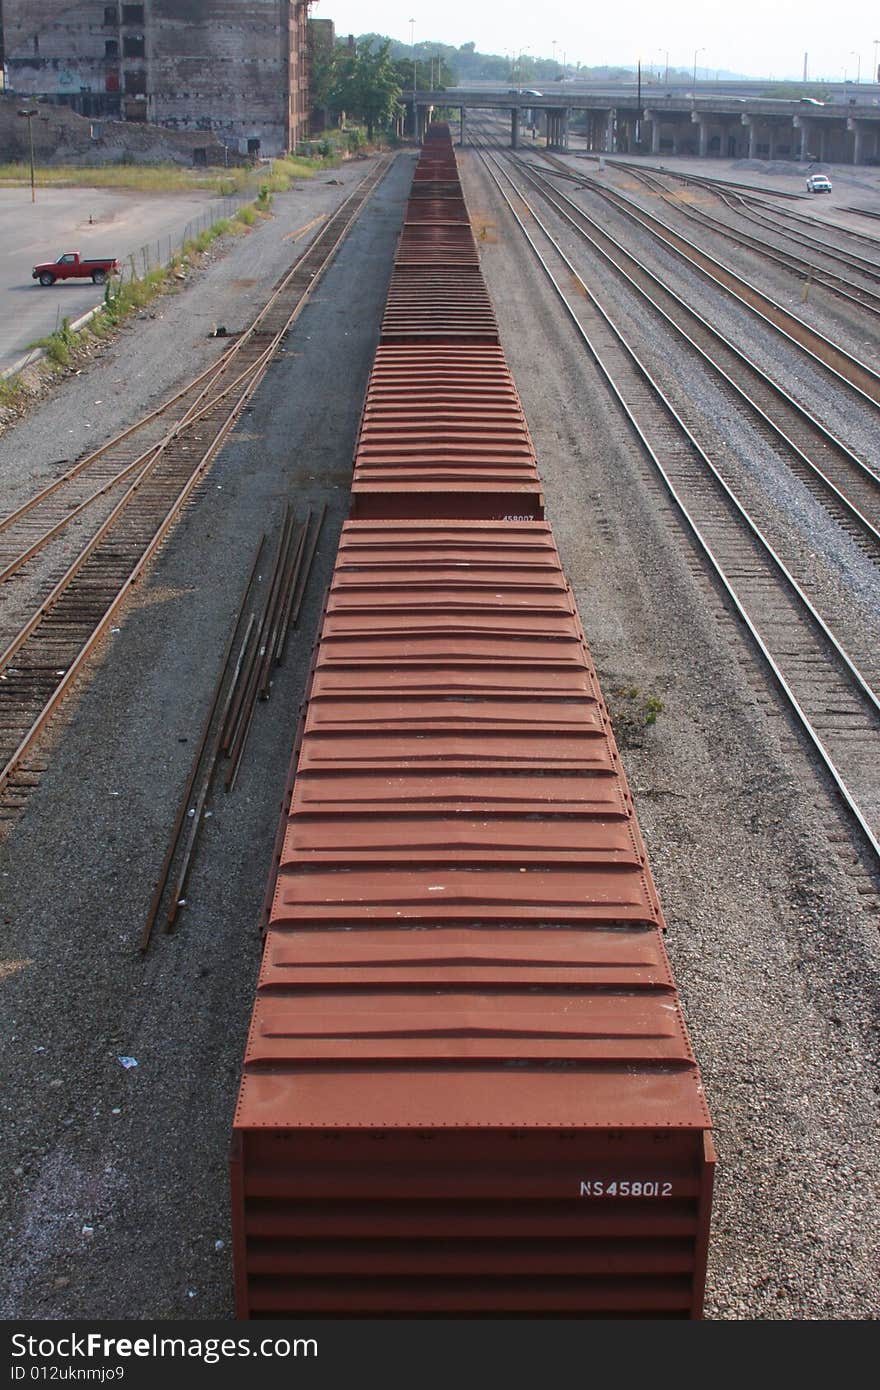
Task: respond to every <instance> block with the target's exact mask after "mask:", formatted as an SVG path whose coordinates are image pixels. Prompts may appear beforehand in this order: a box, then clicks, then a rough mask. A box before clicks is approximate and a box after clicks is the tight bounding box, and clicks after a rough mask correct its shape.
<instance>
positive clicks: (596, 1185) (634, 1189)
mask: <svg viewBox="0 0 880 1390" xmlns="http://www.w3.org/2000/svg"><path fill="white" fill-rule="evenodd" d="M580 1195H581V1196H582V1197H671V1196H672V1183H671V1182H653V1181H647V1182H630V1181H628V1180H627V1179H625V1178H623V1179H618V1178H614V1179H612V1181H611V1182H608V1181H607V1180H606V1179H605V1178H595V1179H594V1180H593V1181H592V1182H582V1183H581V1191H580Z"/></svg>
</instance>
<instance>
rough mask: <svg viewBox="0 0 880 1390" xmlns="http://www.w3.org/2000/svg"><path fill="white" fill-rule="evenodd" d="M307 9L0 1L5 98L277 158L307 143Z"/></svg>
mask: <svg viewBox="0 0 880 1390" xmlns="http://www.w3.org/2000/svg"><path fill="white" fill-rule="evenodd" d="M312 3H313V0H143V3H142V4H126V3H122V0H113V3H110V4H108V3H106V2H105V0H0V34H2V40H0V42H2V45H3V50H4V55H5V66H6V74H7V80H8V86H9V90H10V91H12V92H15V93H16V94H17V95H18V96H26V97H38V96H39V97H45V98H47V99H48V100H49V101H54V102H59V103H63V104H65V105H68V106H71V107H73V109H74V110H76V111H78V112H80V114H82V115H84V116H108V117H115V118H117V119H119V118H121V119H125V120H131V121H148V122H150V123H153V124H156V125H161V126H166V127H168V128H170V129H173V130H181V131H203V132H205V133H206V134H208V133H210V134H211V135H212V137H213V139H214V140H215V141H220V142H223V143H226V144H228V145H229V146H231V147H232V148H233V149H236V150H239V151H241V152H242V153H244V152H247V151H250V152H252V153H254V152H257V151H259V152H260V153H262V154H278V153H280V152H281V151H282V150H286V149H292V148H293V147H294V146H295V145H296V144H297V142H298V141H300V140H302V139H304V138H305V137H306V136H307V135H308V121H309V100H308V27H307V26H308V11H309V6H310V5H311V4H312Z"/></svg>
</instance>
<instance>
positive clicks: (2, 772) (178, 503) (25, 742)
mask: <svg viewBox="0 0 880 1390" xmlns="http://www.w3.org/2000/svg"><path fill="white" fill-rule="evenodd" d="M389 165H390V161H389V160H383V161H380V162H379V164H378V165H377V167H376V169H374V170H373V171H372V172H371V174H370V175H368V176H366V177H365V178H364V179H362V180H361V182H360V183H359V184H358V186H357V189H355V191H354V193H353V194H352V195H350V196H349V198H348V199H346V201H345V204H343V205H342V206H345V207H348V208H349V224H350V221H351V220H352V219H353V217H354V215H355V214H356V212H358V211H359V210H360V208H361V207H362V206H363V203H364V202H365V201H366V199H367V197H368V196H369V194H370V193H371V192H372V191H373V189H374V188H375V187H376V185H377V184H378V182H379V181H380V179H381V178H382V177H384V175H385V173H386V172H387V169H388V167H389ZM356 195H360V196H356ZM333 223H336V224H337V225H335V226H334V225H333ZM349 224H347V225H345V226H343V227H342V228H341V229H340V228H339V226H338V220H337V219H335V218H334V219H331V220H330V222H328V223H327V224H326V225H325V227H324V229H323V230H322V233H321V235H320V237H319V238H316V242H317V241H320V240H322V238H323V237H324V235H325V233H327V232H328V230H329V231H330V236H329V237H328V238H327V241H328V242H329V243H330V245H329V249H326V242H325V244H324V246H322V248H321V252H320V254H321V257H322V259H321V261H320V264H319V265H318V267H317V268H316V270H315V271H313V272H311V273H310V275H309V281H308V284H307V285H306V286H305V287H304V290H305V294H304V295H301V296H300V297H299V300H298V303H297V305H296V307H295V309H294V312H293V313H292V314H290V313H288V315H287V317H286V319H285V322H284V323H283V324H282V326H281V327H280V328H279V329H278V330H277V332H275V333H274V334H273V337H272V343H273V344H274V345H275V346H277V343H278V342H279V341H280V339H281V337H282V336H283V334H284V333H285V332H286V331H287V329H288V327H289V325H290V323H291V322H293V320H294V319H295V318H296V317H297V316H298V314H299V312H301V309H302V304H303V299H304V298H306V297H308V296H310V295H311V293H312V291H313V290H314V288H315V284H316V282H317V281H318V280H319V279H320V276H321V273H322V272H323V270H324V268H325V267H326V266H327V265H328V264H329V263H330V261H331V260H332V258H333V256H334V255H335V253H336V251H337V250H338V248H339V246H340V245H341V243H342V241H343V240H344V238H345V235H346V234H347V230H348V225H349ZM314 246H315V243H313V244H312V246H311V247H310V248H309V252H313V251H314ZM309 252H307V253H306V255H308V254H309ZM306 255H304V256H302V257H300V258H299V260H298V261H297V265H296V269H297V270H300V269H301V267H302V264H303V262H304V261H305V260H306ZM313 261H314V257H313ZM290 279H291V276H286V277H285V284H288V283H289V282H290ZM277 301H278V296H277V294H273V299H272V302H273V303H274V304H277ZM271 355H272V354H271V352H270V351H269V349H268V348H265V349H263V350H262V351H261V353H260V359H261V360H263V361H264V362H265V363H268V361H269V360H271ZM241 376H242V377H244V376H248V377H249V378H250V379H249V381H248V382H247V384H246V386H245V388H244V391H243V394H242V395H241V396H240V397H239V399H237V400H236V401H235V403H234V404H233V407H232V409H231V410H229V411H228V412H227V413H226V415H225V418H224V419H223V420H222V422H221V423H220V425H219V428H218V429H217V430H216V431H215V432H214V434H213V436H212V438H211V439H210V440H209V441H208V443H207V445H206V446H204V447H203V448H202V452H201V456H200V457H199V458H198V459H197V460H188V461H187V471H188V474H189V476H188V478H187V479H186V481H185V482H184V483H183V485H182V486H180V485H179V481H177V482H174V487H176V488H177V491H176V493H175V495H174V496H173V500H172V502H171V505H170V506H169V507H168V508H167V510H166V512H165V514H164V517H163V518H162V519H161V521H160V523H159V525H158V527H157V529H156V530H155V532H154V534H153V536H152V539H151V540H150V541H149V542H148V544H147V545H146V548H145V549H143V550H142V552H141V554H140V556H139V558H138V559H137V561H136V563H135V564H134V566H133V568H131V569H130V570H129V571H128V574H127V576H126V577H125V578H124V579H123V580H122V581H121V583H120V584H119V587H118V590H117V592H116V594H115V597H114V598H113V599H112V601H111V602H110V604H109V606H107V607H106V608H105V609H104V611H103V613H102V614H101V615H100V617H99V618H98V619H97V621H94V622H93V620H92V619H89V623H90V624H92V626H91V630H90V631H88V632H87V634H86V635H85V637H84V640H83V641H82V643H81V645H80V646H79V648H78V650H77V651H76V652H75V654H74V655H73V657H72V658H71V660H70V661H69V662H67V663H66V665H65V667H64V668H62V669H61V670H58V671H56V673H55V675H56V678H58V679H56V683H55V684H54V688H53V690H52V692H51V694H50V695H49V697H48V699H46V700H45V701H44V703H43V706H42V708H41V709H40V711H39V713H38V714H37V716H36V718H34V719H33V720H32V722H31V724H30V726H29V727H28V728H27V729H26V731H25V732H24V734H23V736H22V737H21V739H20V741H19V743H18V745H17V747H16V748H15V749H14V751H13V752H12V754H11V756H10V757H9V758H8V759H7V761H6V763H5V765H4V766H3V767H2V768H0V792H2V791H3V790H4V789H5V788H6V787H7V785H8V784H9V781H10V778H11V776H12V774H13V772H14V771H15V770H16V768H17V767H18V766H19V764H20V763H21V761H22V759H23V758H24V756H25V753H26V752H27V750H28V748H30V747H31V746H32V744H33V742H34V740H35V739H36V737H37V736H38V734H39V733H40V731H41V730H42V729H43V728H44V727H45V724H46V723H47V721H48V719H49V717H50V716H51V714H52V713H53V712H54V711H55V709H56V708H57V707H58V704H59V703H60V700H61V698H62V697H63V695H64V694H66V693H67V691H68V689H69V688H70V685H71V683H72V681H73V679H74V677H75V676H76V675H77V674H78V672H79V670H80V669H81V667H82V665H83V664H84V662H85V660H86V658H87V656H88V655H89V653H90V651H91V650H92V648H93V647H94V645H95V643H96V642H97V641H98V639H99V637H100V635H101V633H102V632H103V631H104V630H105V629H106V627H107V625H108V623H109V622H110V621H111V620H112V618H113V616H115V613H116V611H117V610H118V608H119V606H120V604H121V603H122V601H123V599H124V598H125V597H126V596H127V594H128V591H129V589H130V587H131V585H132V584H133V583H134V582H135V581H136V579H137V578H138V577H139V576H140V574H141V573H142V572H143V570H144V568H145V566H146V565H147V563H148V562H149V561H150V559H151V558H152V556H153V555H154V553H155V551H156V550H157V548H158V546H159V545H160V544H161V542H162V540H164V537H165V535H166V534H167V532H168V530H169V529H170V527H171V525H172V523H173V522H174V520H175V519H176V517H177V515H178V514H179V511H180V510H181V508H182V507H183V505H184V504H185V502H186V501H187V499H188V498H189V496H190V494H191V492H192V490H193V488H194V487H195V485H196V483H197V482H198V480H199V478H200V477H201V476H202V474H203V472H204V470H205V469H206V467H207V466H208V464H209V463H210V461H211V460H212V458H213V457H214V456H215V454H216V452H217V450H218V449H219V448H220V446H221V444H222V443H223V441H224V440H225V438H226V437H227V435H228V433H229V431H230V430H231V428H232V426H233V425H234V423H235V420H236V419H237V417H238V414H239V413H240V411H241V409H242V408H243V405H244V403H245V402H246V401H247V400H248V399H249V398H250V396H251V395H252V394H253V392H254V391H255V390H256V387H257V385H258V383H259V380H261V379H262V377H261V374H259V373H255V372H253V371H250V370H249V371H248V372H246V373H243V374H241ZM227 394H228V391H224V392H223V393H221V395H220V397H217V398H216V399H215V400H214V401H213V402H211V403H209V405H207V406H205V407H204V408H203V409H202V410H200V411H199V414H200V416H204V415H206V414H208V413H209V411H210V410H212V409H215V408H216V405H217V401H218V400H219V401H222V400H223V398H224V397H225V395H227ZM179 434H180V431H174V432H173V433H172V434H171V435H169V436H168V437H167V438H166V440H165V441H163V445H162V447H161V450H160V452H159V453H158V454H157V457H156V458H155V459H154V460H153V461H151V462H150V463H149V464H148V466H147V468H146V469H145V470H144V473H143V474H141V475H140V476H139V478H138V479H137V481H136V482H135V483H134V484H133V485H132V486H131V487H129V488H128V489H127V491H126V493H125V495H124V497H123V498H122V499H120V502H119V503H117V505H116V506H115V507H114V508H113V510H112V512H111V514H110V516H109V517H108V518H107V519H106V520H105V522H104V523H103V524H102V526H101V527H100V528H99V530H98V532H97V533H96V534H95V535H94V536H93V537H92V538H91V539H90V541H89V542H88V543H87V545H86V546H85V547H83V549H82V551H81V552H80V554H79V555H78V556H77V557H76V559H75V560H74V561H73V563H72V564H71V565H70V566H68V569H67V571H66V572H65V575H64V576H63V577H62V579H61V580H59V581H58V583H57V584H56V585H55V586H54V587H53V589H52V591H51V593H50V595H49V597H48V598H47V599H46V600H44V601H43V602H42V603H41V604H40V605H39V607H38V609H37V610H36V612H35V613H34V614H32V616H31V618H30V619H29V620H28V621H27V622H26V623H25V624H24V627H23V628H22V629H21V630H20V632H19V633H18V634H17V636H16V637H15V638H13V640H12V641H11V642H10V643H8V644H7V647H6V648H5V650H4V651H3V652H2V653H0V673H2V672H3V671H4V669H8V667H9V663H10V661H11V659H12V657H13V656H15V655H16V654H18V653H19V652H20V651H21V649H22V647H23V646H24V644H25V642H26V641H27V639H28V638H29V637H30V636H31V635H32V634H33V633H35V632H36V631H37V629H38V628H39V626H40V624H41V623H42V622H43V621H44V619H45V618H46V616H47V615H48V614H49V612H50V611H51V610H52V609H53V608H54V607H55V605H56V604H57V603H58V602H59V601H60V600H61V599H62V598H63V597H66V595H67V593H69V592H70V584H71V582H72V580H73V579H74V578H76V577H77V576H78V575H79V574H80V573H81V572H82V571H83V569H84V567H85V565H86V563H87V562H88V560H89V559H90V558H91V556H92V555H93V554H95V553H96V552H97V549H98V546H99V544H100V541H101V540H102V539H103V538H104V537H105V536H107V535H108V534H109V533H110V531H111V529H112V524H113V522H115V521H116V520H118V519H119V518H120V517H121V516H122V514H123V512H124V511H125V510H126V507H127V505H128V503H129V502H131V500H132V498H133V497H134V496H135V495H136V494H137V492H138V491H139V490H140V489H142V488H143V486H144V483H145V481H146V479H147V477H148V475H149V474H150V473H152V472H153V471H154V470H155V469H156V467H157V466H158V464H159V462H160V461H161V459H162V458H163V457H164V455H165V453H166V452H167V451H168V450H169V449H170V448H171V447H172V445H174V444H175V443H176V442H177V441H178V438H179ZM172 477H173V475H172ZM137 543H138V545H140V544H141V542H139V541H138V542H137ZM4 693H5V694H6V695H7V696H8V695H9V694H10V692H9V691H8V690H7V691H6V692H4Z"/></svg>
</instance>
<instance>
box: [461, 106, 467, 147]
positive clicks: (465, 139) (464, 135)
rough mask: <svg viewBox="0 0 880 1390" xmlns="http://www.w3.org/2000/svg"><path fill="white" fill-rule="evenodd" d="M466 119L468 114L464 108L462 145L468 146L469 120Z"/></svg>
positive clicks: (462, 110)
mask: <svg viewBox="0 0 880 1390" xmlns="http://www.w3.org/2000/svg"><path fill="white" fill-rule="evenodd" d="M466 118H467V112H466V111H465V109H464V107H462V108H461V143H462V145H466V144H467V120H466Z"/></svg>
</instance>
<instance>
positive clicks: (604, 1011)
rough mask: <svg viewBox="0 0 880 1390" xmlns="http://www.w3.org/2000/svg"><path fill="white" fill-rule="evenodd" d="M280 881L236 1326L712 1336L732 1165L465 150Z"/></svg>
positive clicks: (439, 231)
mask: <svg viewBox="0 0 880 1390" xmlns="http://www.w3.org/2000/svg"><path fill="white" fill-rule="evenodd" d="M293 774H294V775H293V776H292V779H291V791H290V795H289V801H288V805H287V807H286V810H285V814H284V817H283V822H282V829H281V832H280V834H279V839H278V845H277V853H276V862H275V864H274V866H273V870H272V885H271V889H272V891H271V897H270V901H271V909H270V912H269V916H268V923H267V930H266V934H265V941H264V954H263V961H262V969H261V972H260V976H259V982H258V986H257V996H256V1002H255V1005H254V1010H253V1017H252V1022H251V1028H250V1034H249V1039H248V1043H247V1050H246V1055H245V1060H244V1068H243V1077H242V1081H241V1088H240V1093H239V1098H238V1105H237V1109H236V1114H235V1122H234V1135H233V1145H232V1172H231V1177H232V1215H233V1244H234V1267H235V1299H236V1315H237V1316H238V1317H239V1318H275V1317H294V1316H296V1317H303V1316H314V1317H401V1318H403V1317H473V1316H478V1317H480V1316H482V1317H495V1318H499V1317H501V1318H503V1317H600V1318H616V1317H622V1318H626V1317H651V1318H655V1317H661V1318H688V1317H691V1318H693V1317H699V1316H700V1315H701V1311H702V1300H703V1289H704V1282H705V1271H706V1259H707V1243H708V1233H709V1220H710V1206H711V1196H712V1179H713V1172H714V1162H715V1157H714V1152H713V1147H712V1140H711V1133H710V1119H709V1114H708V1110H707V1106H706V1101H705V1097H704V1094H703V1088H702V1085H701V1080H700V1074H699V1070H698V1067H697V1064H696V1062H695V1059H694V1056H693V1053H692V1050H691V1046H690V1043H689V1040H688V1036H687V1032H686V1029H685V1025H684V1021H683V1018H682V1013H681V1008H680V1004H679V1001H678V998H677V994H676V989H675V983H674V980H673V978H672V974H671V971H670V966H669V961H668V959H667V956H666V952H665V950H664V947H663V941H662V933H663V930H664V924H663V917H662V913H661V908H660V904H659V901H658V898H657V893H656V890H655V887H654V883H653V880H652V876H651V871H650V868H649V865H648V861H647V856H646V854H645V847H644V844H643V841H642V836H641V833H640V831H639V826H638V823H637V820H636V816H635V812H634V809H633V802H632V797H631V795H630V792H629V788H628V786H627V781H626V777H625V775H624V770H623V767H622V765H621V760H620V756H619V753H618V749H617V746H616V743H615V739H614V734H613V732H612V728H611V723H610V720H609V716H608V711H607V709H606V706H605V703H604V700H603V697H602V693H601V690H600V688H599V682H598V679H597V676H596V671H595V668H594V666H593V663H592V660H591V657H590V653H589V650H588V648H587V644H586V641H585V638H584V633H583V630H582V628H581V623H580V620H579V618H578V613H577V610H576V607H575V604H574V601H573V597H572V593H571V589H570V587H569V585H568V583H567V582H566V578H565V575H564V573H563V570H562V565H561V563H560V558H559V554H558V552H557V548H556V544H555V542H554V538H553V534H552V531H551V528H550V526H549V525H548V523H547V521H546V520H545V519H544V508H543V497H542V492H541V481H540V477H539V474H538V467H537V460H536V457H535V451H534V448H533V445H532V441H531V438H530V435H529V431H528V426H527V424H526V420H525V416H524V414H523V410H522V406H521V404H520V400H519V396H518V394H517V391H516V387H515V385H514V383H513V379H512V377H511V375H510V372H509V370H508V368H507V365H506V362H505V358H504V353H503V351H502V349H501V346H500V342H499V334H498V326H497V322H496V319H495V315H494V312H493V309H492V305H491V302H490V299H489V295H488V293H487V289H486V285H485V282H484V280H483V276H482V272H481V269H480V264H479V256H478V251H477V246H476V242H475V239H474V236H473V234H472V231H471V227H470V223H469V220H468V214H467V209H466V207H465V203H464V198H463V196H462V189H461V184H460V181H459V177H458V170H457V166H456V160H455V154H454V151H453V147H452V142H451V138H450V134H449V130H448V128H447V127H445V126H442V125H435V126H432V127H431V128H430V129H429V131H428V135H427V138H426V140H425V143H424V146H423V148H422V150H421V152H420V156H419V159H418V162H417V165H416V170H415V176H414V180H413V184H412V188H411V194H410V197H409V201H408V203H407V207H406V213H405V220H404V226H403V230H402V233H401V236H400V240H399V243H398V247H397V252H396V257H395V263H394V269H393V274H392V279H391V285H390V289H389V294H388V299H387V305H386V309H385V313H384V318H383V321H382V328H381V336H380V344H379V347H378V349H377V352H376V355H375V361H374V366H373V370H372V374H371V376H370V380H369V385H368V389H367V395H366V401H365V405H364V409H363V415H362V419H361V424H360V431H359V436H358V442H357V447H356V455H355V461H354V478H353V487H352V506H351V512H350V516H349V519H348V521H347V522H346V523H345V525H344V527H343V532H342V537H341V541H340V545H339V551H338V556H337V559H336V563H335V568H334V571H333V576H332V581H331V585H330V589H329V593H328V597H327V602H326V609H325V613H324V617H323V624H322V627H321V631H320V634H319V637H318V641H317V647H316V651H315V656H314V662H313V669H312V674H311V677H310V683H309V687H308V690H307V692H306V697H305V702H304V707H303V713H302V719H301V725H300V731H299V735H298V738H297V744H296V749H295V753H294V767H293Z"/></svg>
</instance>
